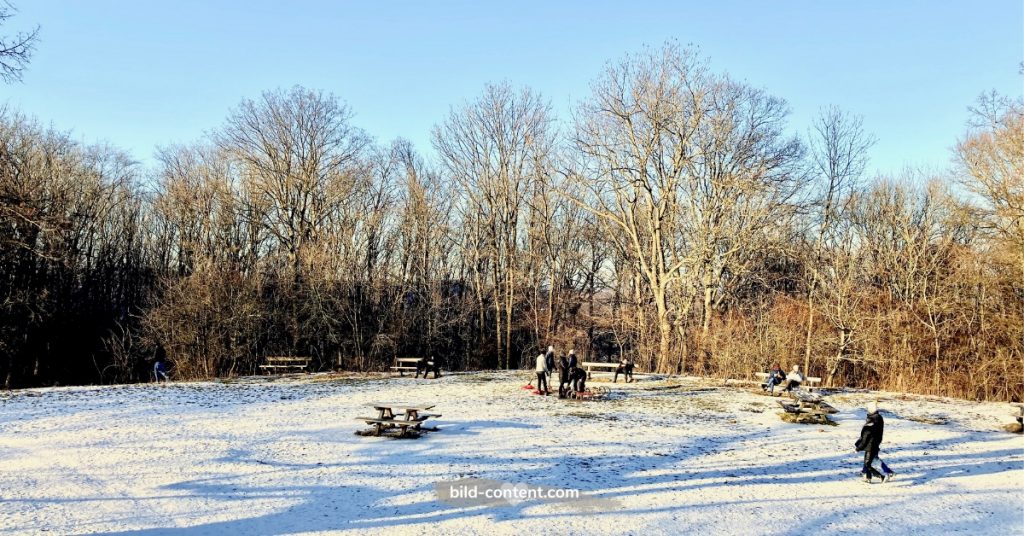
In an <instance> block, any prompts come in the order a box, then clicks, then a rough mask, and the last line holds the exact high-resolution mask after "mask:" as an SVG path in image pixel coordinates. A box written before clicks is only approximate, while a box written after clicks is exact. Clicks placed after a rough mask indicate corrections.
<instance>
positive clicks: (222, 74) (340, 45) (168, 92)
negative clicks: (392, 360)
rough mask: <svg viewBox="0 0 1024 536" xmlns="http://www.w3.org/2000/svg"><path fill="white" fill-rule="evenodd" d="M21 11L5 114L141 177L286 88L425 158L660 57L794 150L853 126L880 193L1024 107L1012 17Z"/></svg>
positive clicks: (370, 9) (214, 6) (394, 6)
mask: <svg viewBox="0 0 1024 536" xmlns="http://www.w3.org/2000/svg"><path fill="white" fill-rule="evenodd" d="M13 3H14V4H15V6H16V7H17V8H18V9H19V13H18V15H17V16H16V17H15V18H14V19H12V20H11V21H9V22H8V24H7V25H6V26H5V27H4V28H3V31H4V32H5V33H10V32H11V31H12V30H15V29H21V28H25V27H27V26H29V25H30V24H33V23H37V24H39V25H41V26H42V30H41V38H42V41H41V42H40V44H39V46H38V50H37V52H36V55H35V58H34V59H33V61H32V64H31V66H30V69H29V71H28V72H27V73H26V75H25V79H24V82H23V83H21V84H15V85H9V86H0V100H5V101H6V102H7V103H8V104H10V105H13V106H14V107H17V108H19V109H20V110H21V111H23V112H25V113H28V114H30V115H34V116H36V117H38V118H39V119H40V120H42V121H44V122H46V123H52V124H53V125H54V126H55V127H57V128H60V129H69V130H73V132H74V133H75V135H76V137H78V138H79V139H82V140H84V141H87V142H94V141H107V142H110V143H112V144H115V145H117V146H120V147H123V148H125V149H127V150H128V151H129V152H130V153H131V154H132V155H133V156H134V157H135V158H137V159H139V160H141V161H143V162H146V163H151V162H152V156H153V151H154V148H155V147H156V146H158V145H165V144H169V143H183V142H190V141H193V140H196V139H198V138H199V137H200V136H202V134H203V132H205V131H208V130H210V129H213V128H216V127H218V126H219V125H220V124H221V123H222V121H223V119H224V118H225V116H226V115H227V113H228V110H229V109H230V108H231V107H233V106H234V105H236V104H237V103H238V102H239V101H240V100H241V99H242V98H245V97H254V96H257V95H258V94H259V93H260V92H261V91H263V90H265V89H272V88H277V87H289V86H292V85H294V84H300V85H304V86H307V87H311V88H317V89H323V90H326V91H330V92H333V93H334V94H336V95H337V96H338V97H340V98H341V99H343V100H344V101H346V102H347V103H348V104H349V105H350V106H351V107H352V109H353V111H354V112H355V114H356V117H355V119H354V122H355V123H356V124H357V125H359V126H361V127H362V128H364V129H366V130H367V131H368V132H369V133H370V134H372V135H374V136H375V137H377V138H378V139H379V140H381V141H387V140H390V139H392V138H394V137H396V136H403V137H406V138H408V139H410V140H412V141H413V142H414V143H415V144H416V146H417V148H418V149H420V150H421V151H422V152H424V153H427V154H430V153H431V152H432V151H431V149H430V145H429V139H430V137H429V136H430V130H431V128H432V126H433V125H434V124H435V123H437V122H438V121H440V120H442V119H443V118H444V117H445V115H446V114H447V112H448V109H449V106H451V105H454V104H458V103H461V102H463V101H465V100H467V99H472V98H474V97H475V96H476V95H477V94H479V93H480V91H481V89H482V87H483V85H484V84H485V83H486V82H488V81H500V80H508V81H510V82H512V83H514V84H517V85H528V86H531V87H532V88H534V89H535V90H538V91H539V92H541V93H542V94H543V95H544V96H545V97H546V98H547V99H549V100H550V101H551V103H552V106H553V108H554V110H555V111H556V112H557V113H558V114H559V116H560V117H562V118H566V119H567V118H568V111H569V109H570V106H571V105H572V103H573V102H576V101H578V100H580V99H582V98H585V97H586V96H587V94H588V92H589V84H590V82H591V81H592V80H593V79H594V78H595V77H596V76H597V75H598V74H599V73H600V72H601V69H602V66H603V64H604V63H605V62H606V61H608V60H611V59H616V58H619V57H621V56H622V55H623V54H625V53H626V52H630V51H636V50H639V49H640V48H641V47H643V46H644V45H645V44H647V45H654V46H660V44H661V43H663V42H665V41H666V40H668V39H674V40H678V41H679V42H680V43H682V44H687V43H692V44H694V45H698V46H699V47H700V48H701V50H702V51H703V52H704V54H706V55H707V56H708V57H710V59H711V65H712V67H713V68H714V69H715V70H717V71H724V72H728V73H729V74H731V75H732V76H734V77H735V78H739V79H743V80H746V81H747V82H748V83H750V84H752V85H755V86H758V87H762V88H765V89H766V90H768V91H769V92H770V93H772V94H774V95H777V96H780V97H783V98H785V99H786V100H787V101H788V102H789V104H790V107H791V109H792V115H791V120H790V124H791V126H792V128H793V129H795V130H799V131H801V132H805V131H806V129H807V127H808V126H809V124H810V121H811V120H812V118H813V117H814V115H815V114H816V113H817V111H818V110H819V109H820V108H821V107H823V106H825V105H828V104H837V105H839V106H840V107H842V108H843V109H845V110H847V111H850V112H853V113H856V114H860V115H863V116H864V123H865V126H866V128H867V129H868V130H869V131H870V132H872V133H873V134H874V135H875V136H876V137H877V138H878V143H877V145H876V146H875V148H874V149H873V151H872V154H871V157H872V163H871V166H870V168H869V169H870V170H872V171H879V172H883V173H888V172H898V171H899V170H900V169H902V168H903V167H904V166H908V165H909V166H927V167H930V168H932V169H941V168H943V167H945V166H946V165H947V164H948V162H949V155H950V153H949V149H950V147H951V146H952V145H953V144H954V143H955V141H956V139H957V138H958V137H959V136H961V135H962V134H963V131H964V122H965V120H966V119H967V111H966V108H967V106H968V105H970V104H971V103H972V102H973V101H974V100H975V98H976V97H977V96H978V95H979V94H980V93H981V92H983V91H986V90H991V89H995V90H997V91H999V92H1001V93H1004V94H1009V95H1016V96H1019V95H1021V93H1022V91H1024V89H1022V86H1024V76H1021V74H1019V68H1020V67H1019V65H1020V62H1021V61H1022V60H1024V2H1021V1H1020V0H991V1H984V2H976V1H961V2H951V1H942V0H933V1H927V2H925V1H857V2H853V1H848V2H833V1H810V0H807V1H777V2H764V1H749V2H744V1H714V2H713V1H706V0H705V1H702V2H669V1H665V2H656V1H636V2H602V1H596V2H542V1H537V2H534V1H517V2H502V3H484V2H470V1H437V2H428V1H422V0H421V1H408V2H402V1H393V2H385V1H380V2H371V1H367V2H361V3H356V2H327V1H316V2H314V1H294V2H281V1H249V2H241V1H238V2H227V1H198V0H187V1H175V2H156V1H145V0H135V1H130V0H122V1H110V0H108V1H103V0H97V1H89V2H79V1H72V0H66V1H56V0H13Z"/></svg>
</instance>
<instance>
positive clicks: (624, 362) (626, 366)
mask: <svg viewBox="0 0 1024 536" xmlns="http://www.w3.org/2000/svg"><path fill="white" fill-rule="evenodd" d="M619 374H622V375H624V376H625V377H626V383H629V382H631V381H633V362H632V361H630V360H629V359H626V358H625V357H623V358H621V359H619V366H618V367H617V368H616V369H615V376H614V377H613V378H612V383H618V381H619Z"/></svg>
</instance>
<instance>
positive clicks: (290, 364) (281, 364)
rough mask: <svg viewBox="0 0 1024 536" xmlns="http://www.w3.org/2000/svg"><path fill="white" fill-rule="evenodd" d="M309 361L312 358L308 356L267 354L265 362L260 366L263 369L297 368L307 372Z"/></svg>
mask: <svg viewBox="0 0 1024 536" xmlns="http://www.w3.org/2000/svg"><path fill="white" fill-rule="evenodd" d="M310 361H312V359H310V358H309V357H289V356H267V358H266V359H265V362H264V363H263V364H262V365H260V368H261V369H263V370H264V371H274V370H277V369H285V370H286V371H287V370H289V369H297V370H304V371H306V372H309V362H310Z"/></svg>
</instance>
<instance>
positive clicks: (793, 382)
mask: <svg viewBox="0 0 1024 536" xmlns="http://www.w3.org/2000/svg"><path fill="white" fill-rule="evenodd" d="M803 381H804V375H803V374H800V365H793V370H791V371H789V374H787V375H786V382H785V383H783V384H782V390H783V391H786V392H787V393H788V392H790V391H792V390H793V389H795V388H797V387H800V384H801V383H803Z"/></svg>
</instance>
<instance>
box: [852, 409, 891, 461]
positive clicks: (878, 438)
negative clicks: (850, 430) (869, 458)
mask: <svg viewBox="0 0 1024 536" xmlns="http://www.w3.org/2000/svg"><path fill="white" fill-rule="evenodd" d="M884 431H885V420H884V419H882V416H881V415H880V414H878V413H877V412H875V413H868V418H867V421H865V422H864V427H863V428H861V429H860V439H858V440H857V443H856V444H855V445H854V446H855V447H856V448H857V452H860V451H862V450H863V451H869V452H874V453H876V454H877V453H878V448H879V447H881V446H882V433H883V432H884Z"/></svg>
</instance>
